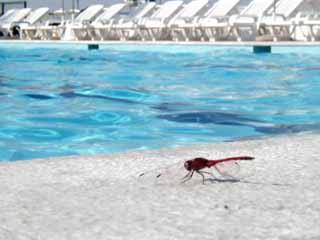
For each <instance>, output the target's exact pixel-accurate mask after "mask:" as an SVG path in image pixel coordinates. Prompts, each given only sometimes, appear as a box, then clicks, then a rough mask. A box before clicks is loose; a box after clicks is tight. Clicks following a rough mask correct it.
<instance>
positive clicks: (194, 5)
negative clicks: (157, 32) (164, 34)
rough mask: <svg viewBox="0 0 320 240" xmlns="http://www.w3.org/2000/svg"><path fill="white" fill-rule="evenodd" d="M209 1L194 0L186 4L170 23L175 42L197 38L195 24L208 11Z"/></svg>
mask: <svg viewBox="0 0 320 240" xmlns="http://www.w3.org/2000/svg"><path fill="white" fill-rule="evenodd" d="M208 4H209V0H193V1H191V2H189V3H188V4H186V5H185V6H184V7H183V9H182V10H181V11H179V12H178V14H177V15H176V16H175V17H174V18H173V19H172V20H171V21H170V22H169V24H168V27H169V28H170V30H171V35H172V38H173V40H176V41H177V40H179V39H181V38H182V39H183V40H185V41H189V40H190V38H195V32H194V29H195V23H196V21H197V20H198V18H199V15H200V14H201V13H203V12H204V11H205V10H207V8H208Z"/></svg>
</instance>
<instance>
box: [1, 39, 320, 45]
mask: <svg viewBox="0 0 320 240" xmlns="http://www.w3.org/2000/svg"><path fill="white" fill-rule="evenodd" d="M1 43H8V44H9V43H10V44H11V43H17V44H62V45H74V44H77V45H127V44H131V45H200V46H223V47H226V46H228V47H253V46H271V47H311V46H312V47H315V46H317V47H320V41H317V42H293V41H283V42H271V41H244V42H234V41H232V42H231V41H219V42H199V41H188V42H182V41H181V42H178V41H176V42H175V41H63V40H16V39H14V40H13V39H10V40H8V39H3V40H0V44H1Z"/></svg>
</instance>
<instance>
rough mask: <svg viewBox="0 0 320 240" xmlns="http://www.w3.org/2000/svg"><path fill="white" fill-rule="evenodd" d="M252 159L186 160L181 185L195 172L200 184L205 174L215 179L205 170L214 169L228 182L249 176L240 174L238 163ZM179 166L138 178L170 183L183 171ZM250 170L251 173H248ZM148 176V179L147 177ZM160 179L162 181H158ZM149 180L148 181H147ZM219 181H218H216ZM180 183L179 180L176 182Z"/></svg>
mask: <svg viewBox="0 0 320 240" xmlns="http://www.w3.org/2000/svg"><path fill="white" fill-rule="evenodd" d="M253 159H254V158H253V157H249V156H239V157H230V158H223V159H217V160H209V159H206V158H202V157H198V158H194V159H191V160H187V161H185V162H184V164H183V165H184V170H187V171H188V173H187V175H185V176H184V177H183V178H182V183H184V182H186V181H188V180H190V179H191V178H192V176H193V174H194V173H195V172H196V173H198V174H199V175H201V177H202V183H204V182H205V180H206V178H205V174H208V175H211V176H212V177H213V178H214V179H217V178H216V177H215V176H214V175H213V173H211V172H206V171H204V169H205V168H211V167H212V168H214V169H215V170H216V171H217V172H218V173H219V175H221V177H223V178H224V179H226V180H227V179H230V180H239V178H242V177H246V176H250V175H251V174H250V173H249V174H248V171H244V172H243V171H241V172H240V164H239V163H238V161H246V160H249V161H250V160H253ZM249 165H250V166H247V167H249V172H252V170H253V169H252V164H249ZM180 166H181V167H182V164H181V163H180V162H179V163H175V164H173V165H170V166H168V167H164V168H162V170H161V171H160V172H159V171H157V170H151V171H148V172H144V173H141V174H139V177H141V178H144V179H149V177H151V178H154V177H155V178H156V179H157V182H162V183H163V182H172V181H175V180H178V179H176V177H175V176H176V174H177V173H178V172H179V171H182V170H183V169H182V168H181V169H180ZM250 169H251V171H250ZM148 176H149V177H148ZM160 179H162V180H160ZM149 180H150V179H149ZM217 180H219V179H217ZM178 181H179V182H181V178H179V180H178Z"/></svg>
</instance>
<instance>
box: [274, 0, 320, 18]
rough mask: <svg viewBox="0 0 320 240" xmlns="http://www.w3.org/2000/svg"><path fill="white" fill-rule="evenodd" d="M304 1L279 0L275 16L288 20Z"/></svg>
mask: <svg viewBox="0 0 320 240" xmlns="http://www.w3.org/2000/svg"><path fill="white" fill-rule="evenodd" d="M304 1H305V0H280V1H279V2H278V4H277V5H276V14H280V15H283V16H284V17H285V18H288V17H289V16H290V15H291V14H292V13H293V12H294V11H295V10H296V9H297V8H298V7H299V6H300V5H301V4H302V3H303V2H304ZM319 3H320V2H319ZM271 12H273V9H271Z"/></svg>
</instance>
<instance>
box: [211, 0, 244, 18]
mask: <svg viewBox="0 0 320 240" xmlns="http://www.w3.org/2000/svg"><path fill="white" fill-rule="evenodd" d="M240 1H241V0H219V1H218V2H216V3H214V4H213V6H212V7H211V8H210V9H209V11H208V12H207V13H206V14H205V17H209V18H210V17H217V16H227V15H228V14H229V13H230V12H231V11H233V10H234V9H235V8H236V6H237V5H238V4H239V3H240Z"/></svg>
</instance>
